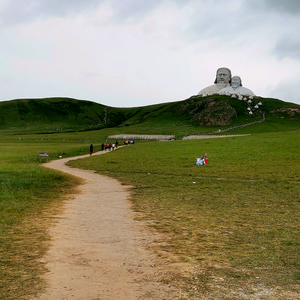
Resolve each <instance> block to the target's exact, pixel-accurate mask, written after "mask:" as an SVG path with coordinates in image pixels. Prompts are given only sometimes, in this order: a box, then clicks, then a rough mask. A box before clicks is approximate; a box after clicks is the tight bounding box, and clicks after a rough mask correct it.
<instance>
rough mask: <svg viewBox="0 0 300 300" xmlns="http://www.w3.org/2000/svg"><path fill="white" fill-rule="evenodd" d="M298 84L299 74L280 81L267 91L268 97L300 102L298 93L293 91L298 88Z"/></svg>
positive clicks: (299, 82)
mask: <svg viewBox="0 0 300 300" xmlns="http://www.w3.org/2000/svg"><path fill="white" fill-rule="evenodd" d="M299 84H300V77H299V76H297V77H294V78H290V79H288V80H284V81H281V82H279V83H278V84H277V86H276V87H275V88H274V89H273V90H271V91H270V92H269V97H272V98H277V99H280V100H283V101H287V102H292V103H298V104H300V100H299V96H298V93H297V92H296V93H295V91H297V90H298V88H299Z"/></svg>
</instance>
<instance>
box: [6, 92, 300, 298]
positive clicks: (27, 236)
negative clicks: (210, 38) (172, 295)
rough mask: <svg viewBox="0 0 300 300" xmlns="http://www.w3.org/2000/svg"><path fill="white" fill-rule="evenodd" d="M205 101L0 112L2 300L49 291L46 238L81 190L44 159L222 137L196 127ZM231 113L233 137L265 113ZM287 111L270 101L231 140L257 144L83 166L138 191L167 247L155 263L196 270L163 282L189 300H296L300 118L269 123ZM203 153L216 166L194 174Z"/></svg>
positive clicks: (167, 148)
mask: <svg viewBox="0 0 300 300" xmlns="http://www.w3.org/2000/svg"><path fill="white" fill-rule="evenodd" d="M218 97H219V96H218ZM224 97H225V96H222V97H221V96H220V97H219V98H218V99H217V100H220V101H224V99H225V98H224ZM199 101H201V99H200V98H199V97H192V98H190V99H187V100H185V101H179V102H174V103H169V104H158V105H153V106H149V107H142V108H129V109H125V108H124V109H122V108H112V107H104V106H103V105H100V104H96V103H90V102H88V101H79V100H74V99H64V98H57V99H36V100H35V99H27V100H26V99H25V100H15V101H9V102H5V103H0V108H1V109H0V129H1V131H0V182H1V184H0V239H1V240H0V269H1V277H0V299H9V300H10V299H25V298H26V296H27V297H28V295H34V294H35V293H37V292H38V290H39V289H41V288H43V282H42V281H41V279H40V275H41V274H42V273H43V272H44V267H43V265H42V264H41V263H40V262H39V259H40V258H41V257H42V256H43V254H44V252H45V249H46V248H47V243H48V236H47V230H46V229H47V227H48V226H50V224H51V221H52V220H53V219H52V217H53V215H55V214H56V213H58V212H59V211H60V209H61V208H62V205H61V204H62V202H63V201H62V200H63V199H64V195H67V194H68V193H69V192H70V191H71V190H73V189H74V188H76V185H77V184H78V182H77V181H76V180H75V179H74V178H71V177H68V176H65V175H62V174H59V173H56V172H54V171H51V170H47V169H45V168H42V167H41V166H39V163H40V161H39V158H38V153H39V152H49V153H50V159H57V158H59V157H60V156H63V157H66V156H74V155H79V154H83V153H87V152H88V149H89V144H90V143H93V144H94V146H95V148H94V149H95V151H99V150H100V144H101V143H102V142H103V141H105V140H106V137H107V136H108V135H112V134H119V133H127V134H130V133H132V134H174V135H176V137H178V138H180V137H182V136H184V135H188V134H198V133H202V132H209V131H213V130H218V129H220V128H221V129H224V128H223V127H220V126H219V127H218V126H217V127H210V128H208V127H200V126H199V125H198V124H197V123H195V120H193V115H192V114H191V112H193V111H195V109H196V108H197V105H198V102H199ZM226 101H228V103H229V104H230V105H233V107H234V108H235V110H236V111H237V113H238V116H239V118H238V119H237V120H235V121H234V122H233V124H231V125H230V126H232V127H233V126H239V125H241V124H245V123H248V122H252V121H255V120H259V119H261V113H257V114H256V115H254V116H253V117H250V116H249V115H247V114H245V112H246V109H245V108H246V106H245V103H243V102H237V100H233V99H227V100H226ZM282 107H293V108H299V106H298V105H296V104H290V103H285V102H283V101H279V100H274V99H263V108H262V112H263V113H264V114H265V117H266V120H265V122H263V123H258V124H255V125H251V126H247V127H244V128H238V127H235V128H234V127H233V128H230V129H231V130H230V131H229V132H228V133H230V134H234V133H251V134H252V135H251V136H247V137H239V138H234V137H233V138H226V139H223V138H222V139H211V140H193V141H181V140H177V141H173V142H148V143H147V142H137V144H135V145H134V146H133V147H132V146H127V147H125V148H123V149H122V150H121V151H115V152H112V153H109V154H108V155H105V156H101V157H92V158H91V160H89V161H90V163H91V164H89V163H88V162H87V161H84V160H81V161H77V162H76V163H74V165H75V164H76V165H77V166H80V167H82V168H91V169H96V170H97V171H98V172H99V173H103V174H106V175H108V176H112V177H115V178H118V179H119V180H120V181H122V182H123V183H124V184H130V185H132V186H133V189H132V202H133V205H134V209H135V210H136V211H139V212H141V215H143V218H145V219H147V220H149V221H150V222H151V224H152V228H153V230H158V231H160V232H162V233H164V234H165V235H166V237H167V239H166V241H165V242H164V243H157V247H156V251H157V254H158V255H159V256H160V257H162V258H163V259H165V260H166V261H167V262H169V263H173V264H183V265H184V266H191V268H192V270H193V271H189V272H187V273H184V274H183V273H182V274H176V276H173V277H170V278H165V279H164V280H165V281H166V282H168V281H173V282H174V281H177V282H178V284H179V285H181V284H182V283H185V288H186V289H187V291H188V293H189V297H198V298H199V295H200V294H203V295H206V298H205V299H215V298H213V297H214V294H213V292H214V291H220V293H221V292H222V291H223V292H224V295H225V294H226V293H227V294H228V293H229V291H236V293H237V294H236V295H233V296H228V298H225V297H223V298H221V299H241V298H242V293H247V294H248V295H250V294H255V293H256V292H255V289H256V290H257V293H258V292H261V293H262V297H264V294H263V293H264V291H265V290H268V291H271V289H272V288H273V289H274V290H276V289H277V291H282V292H284V291H286V292H287V293H289V294H286V295H287V296H286V297H285V298H284V297H283V299H297V298H296V297H295V295H296V294H297V293H299V280H300V273H299V259H298V258H299V242H298V241H299V240H300V239H299V238H300V236H299V194H300V193H299V192H300V191H299V174H300V172H299V171H300V170H299V166H300V164H299V150H298V149H299V128H300V123H299V118H298V117H299V113H298V114H296V115H295V116H293V117H291V116H290V115H289V114H288V113H286V112H277V113H276V114H275V113H272V111H273V110H274V109H280V108H282ZM105 119H107V122H104V120H105ZM230 126H229V127H230ZM101 128H102V129H101ZM95 129H101V130H95ZM85 130H86V131H85ZM36 133H38V134H36ZM119 142H120V143H121V141H119ZM203 152H207V153H208V154H209V164H208V165H206V166H203V167H196V166H195V160H194V157H195V156H198V155H201V154H202V153H203ZM259 284H261V286H260V288H259ZM205 293H207V294H205ZM239 293H240V294H239ZM208 295H211V297H212V298H209V297H210V296H208ZM228 295H229V294H228ZM297 295H298V294H297ZM198 298H196V299H198ZM191 299H192V298H191ZM265 299H268V297H267V296H265ZM270 299H272V298H270ZM278 299H279V298H278Z"/></svg>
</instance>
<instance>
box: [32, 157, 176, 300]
mask: <svg viewBox="0 0 300 300" xmlns="http://www.w3.org/2000/svg"><path fill="white" fill-rule="evenodd" d="M102 153H105V152H98V153H96V154H95V155H97V154H102ZM88 156H89V155H83V156H79V157H75V158H74V157H73V158H68V159H60V160H56V161H51V162H49V163H47V164H44V166H46V167H48V168H51V169H55V170H59V171H62V172H64V173H68V174H71V175H74V176H77V177H79V178H82V179H84V183H83V184H82V185H81V186H80V187H79V188H80V192H79V193H78V194H76V195H73V197H72V199H71V200H67V201H66V203H65V209H64V212H63V214H62V215H60V217H59V218H58V221H57V223H56V224H55V225H54V226H52V227H51V228H50V229H49V230H50V235H51V241H52V243H51V247H50V249H49V251H48V253H47V255H46V256H45V258H44V261H45V262H46V266H47V268H48V269H49V272H48V273H47V274H46V275H45V279H46V281H47V282H48V288H47V290H46V292H45V294H43V295H41V296H40V297H39V298H38V299H39V300H70V299H78V300H79V299H80V300H86V299H88V300H96V299H101V300H125V299H126V300H131V299H152V300H154V299H177V296H176V295H177V294H178V293H177V291H176V289H175V288H173V287H171V286H169V285H165V284H162V283H160V282H159V281H158V280H157V276H156V275H157V274H161V272H164V271H166V270H162V269H161V266H159V264H158V265H157V262H156V259H155V256H154V254H153V253H152V252H151V251H150V250H147V248H148V247H147V246H149V243H151V241H153V239H154V238H155V237H153V235H151V234H150V233H149V232H148V231H147V230H145V229H143V228H142V227H141V225H140V222H138V221H135V220H134V215H135V213H134V212H133V211H132V210H131V205H130V202H129V200H128V198H129V196H130V193H129V191H128V188H126V187H125V186H123V185H121V184H120V183H119V182H118V181H117V180H114V179H112V178H109V177H105V176H102V175H99V174H96V173H95V172H94V171H86V170H80V169H75V168H70V167H67V166H66V165H65V163H66V162H67V161H69V160H74V159H77V158H84V157H88Z"/></svg>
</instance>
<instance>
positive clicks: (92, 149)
mask: <svg viewBox="0 0 300 300" xmlns="http://www.w3.org/2000/svg"><path fill="white" fill-rule="evenodd" d="M93 151H94V146H93V144H91V145H90V155H92V154H93Z"/></svg>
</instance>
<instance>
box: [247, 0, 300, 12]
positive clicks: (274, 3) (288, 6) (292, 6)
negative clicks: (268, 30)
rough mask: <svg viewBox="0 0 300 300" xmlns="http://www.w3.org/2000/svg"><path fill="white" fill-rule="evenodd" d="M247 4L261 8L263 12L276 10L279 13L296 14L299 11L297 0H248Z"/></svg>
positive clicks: (299, 6)
mask: <svg viewBox="0 0 300 300" xmlns="http://www.w3.org/2000/svg"><path fill="white" fill-rule="evenodd" d="M249 6H250V7H252V8H255V9H258V10H262V11H263V12H264V13H265V14H268V13H272V12H277V13H279V14H280V15H282V14H283V13H286V14H290V15H297V14H299V13H300V1H299V0H288V1H284V0H254V1H253V0H252V1H249Z"/></svg>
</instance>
